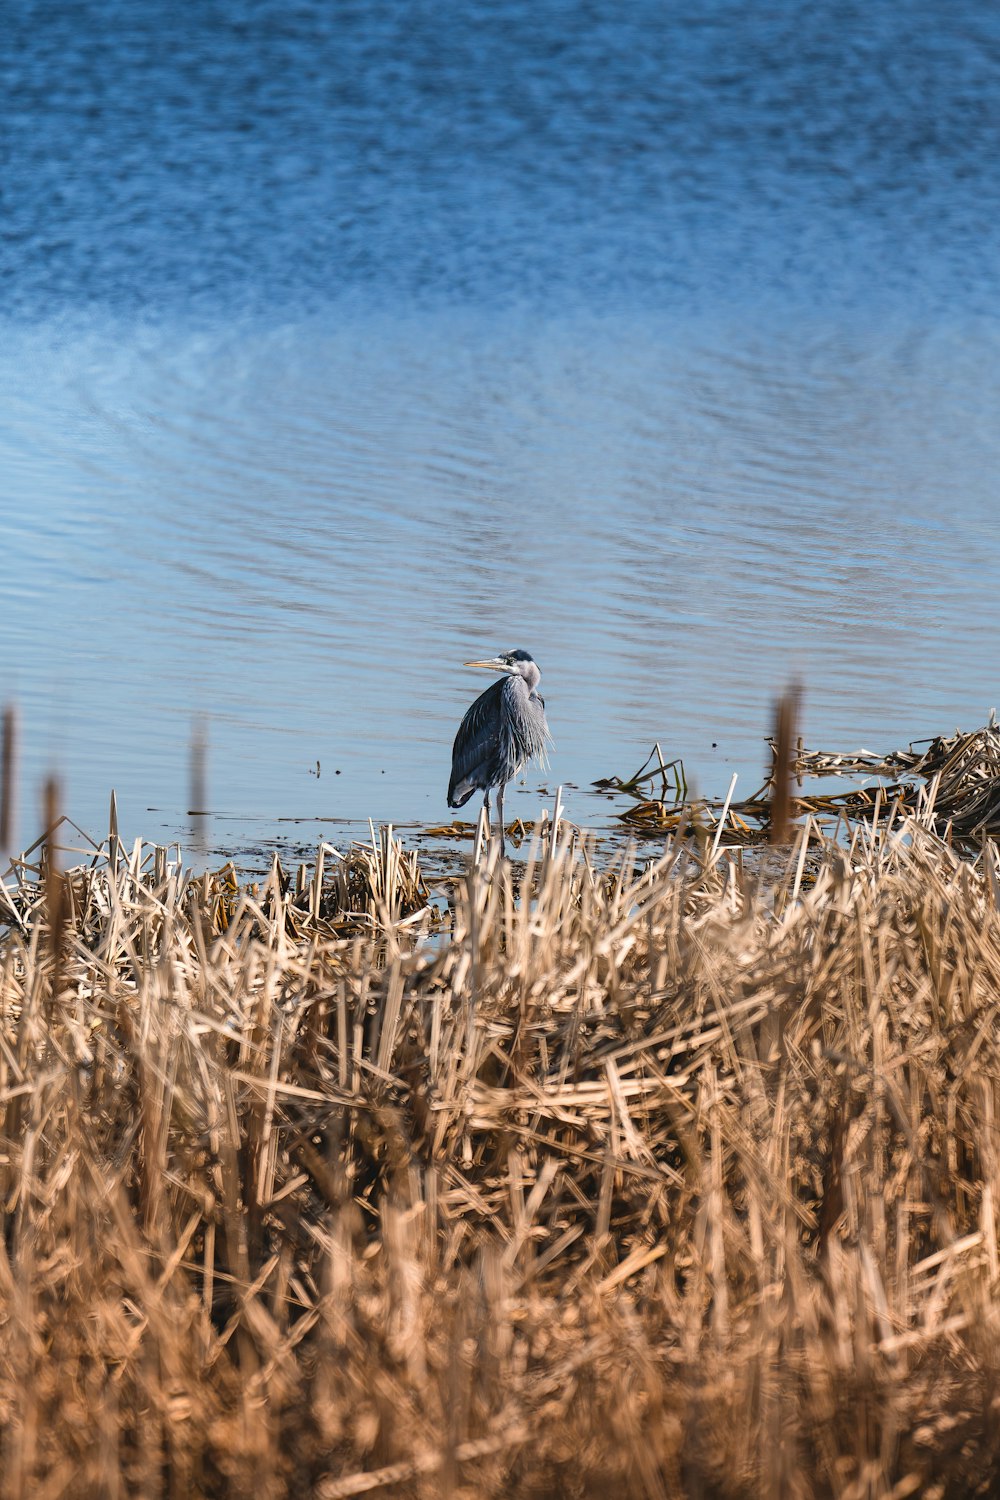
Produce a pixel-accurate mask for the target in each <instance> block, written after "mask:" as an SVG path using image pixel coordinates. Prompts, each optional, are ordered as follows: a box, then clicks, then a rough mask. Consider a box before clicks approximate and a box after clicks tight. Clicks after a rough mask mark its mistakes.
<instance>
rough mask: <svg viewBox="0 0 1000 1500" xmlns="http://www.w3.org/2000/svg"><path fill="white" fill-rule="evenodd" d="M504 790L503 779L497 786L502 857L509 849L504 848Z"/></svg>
mask: <svg viewBox="0 0 1000 1500" xmlns="http://www.w3.org/2000/svg"><path fill="white" fill-rule="evenodd" d="M503 791H504V785H503V782H502V781H501V783H500V785H499V786H498V787H497V811H498V812H499V814H500V858H501V859H505V858H506V857H507V850H506V849H505V848H504V842H503V836H504V826H503Z"/></svg>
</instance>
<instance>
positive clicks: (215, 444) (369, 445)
mask: <svg viewBox="0 0 1000 1500" xmlns="http://www.w3.org/2000/svg"><path fill="white" fill-rule="evenodd" d="M998 313H1000V17H998V15H997V14H995V13H994V12H993V11H992V10H990V9H989V8H988V7H982V6H978V5H976V6H972V5H963V4H958V5H948V6H944V5H929V4H917V3H910V4H906V3H903V4H899V5H895V6H892V7H888V6H886V7H871V6H861V5H852V4H834V3H822V0H821V3H819V4H815V3H814V4H809V5H806V4H804V3H802V4H800V3H794V0H787V3H777V4H773V5H762V6H754V7H750V6H745V5H743V4H742V3H741V4H735V3H729V4H724V3H708V4H704V3H702V4H699V5H698V6H696V7H691V8H690V10H688V11H685V10H684V9H683V8H681V7H677V6H670V7H668V6H664V5H662V4H659V3H657V4H652V3H649V4H646V3H642V0H637V3H635V4H633V5H631V6H629V7H621V6H618V5H616V4H611V3H608V4H574V5H568V4H559V5H557V4H553V3H541V4H538V3H535V4H528V3H526V0H525V3H503V0H500V3H498V0H493V3H491V4H485V3H482V4H479V3H477V4H471V3H458V4H456V5H454V6H449V7H445V8H442V7H440V6H437V5H434V6H431V5H423V4H413V5H406V6H400V5H397V4H395V3H394V4H392V5H389V4H385V5H380V4H371V3H366V4H364V5H357V6H354V5H338V6H328V5H326V4H321V3H319V0H315V3H301V4H298V5H286V4H282V5H279V4H277V3H249V0H243V3H235V0H227V3H226V4H221V3H220V4H211V3H208V4H205V5H203V6H198V7H188V8H180V7H171V6H166V5H159V4H152V3H139V4H136V3H131V0H130V3H128V4H125V3H122V4H120V5H116V4H114V3H102V4H100V5H98V4H96V3H93V4H90V5H87V4H82V5H73V6H69V5H62V6H59V5H48V4H41V3H37V4H29V3H25V0H13V3H11V4H9V5H8V6H6V7H5V25H4V32H3V36H2V38H0V390H2V406H0V548H2V556H3V560H4V566H3V578H4V581H5V586H4V597H3V610H2V612H0V686H2V692H3V695H4V697H5V698H8V699H14V700H16V701H17V703H18V704H19V705H20V710H21V717H22V723H23V753H22V757H21V760H22V767H21V769H22V776H21V801H22V807H21V813H20V828H21V832H22V833H23V834H24V835H25V836H27V835H28V834H30V833H32V832H33V831H34V826H35V824H36V823H37V812H36V808H37V805H38V803H37V797H38V786H39V783H40V781H41V778H42V776H43V774H44V772H45V770H46V769H47V768H48V767H50V766H55V767H57V768H59V770H60V772H61V774H62V776H63V778H64V781H65V783H66V788H67V801H68V807H69V810H70V811H71V813H72V814H73V815H74V816H75V817H76V818H77V820H78V821H80V822H82V823H83V824H85V825H88V826H91V827H94V828H100V827H102V826H103V823H104V820H105V815H106V805H107V797H108V792H109V790H110V788H111V787H112V786H115V787H116V788H117V790H118V795H119V802H120V806H121V811H122V817H123V821H124V822H125V825H126V827H127V829H128V830H129V831H131V832H135V833H138V832H143V833H145V834H146V835H147V836H149V837H155V838H161V837H166V836H174V835H175V834H177V833H180V832H183V830H184V828H185V827H186V815H187V811H188V808H189V806H190V802H191V795H192V794H191V790H190V784H189V746H190V742H191V737H192V732H193V726H194V725H195V724H196V723H198V722H202V723H203V724H204V726H205V733H206V734H207V739H208V787H207V800H208V802H209V805H210V808H211V810H212V811H213V812H214V813H216V814H218V815H219V817H220V819H221V822H220V824H219V827H220V828H223V829H225V837H226V838H227V839H229V840H230V842H232V843H233V845H234V846H237V845H238V844H239V841H240V839H241V838H244V837H245V836H246V832H247V830H248V829H250V828H251V826H252V827H253V828H254V829H258V830H259V828H260V827H261V826H263V825H266V824H267V823H268V821H269V820H271V821H273V820H277V819H278V818H282V817H292V816H296V817H303V818H307V819H316V818H320V817H324V818H345V819H357V818H361V817H364V816H366V815H371V816H373V817H375V818H376V819H381V820H387V819H392V820H393V821H395V822H411V821H415V820H420V821H431V822H433V821H440V820H441V819H443V818H445V817H447V816H448V813H447V809H446V807H445V803H444V790H445V787H446V784H447V774H448V763H449V756H450V745H451V738H452V736H453V733H454V730H455V727H456V724H457V722H458V719H459V717H460V715H461V712H462V711H463V709H464V707H465V706H466V704H467V703H468V702H469V701H470V700H471V697H472V696H473V695H474V693H475V692H477V691H478V690H479V689H480V688H482V687H483V686H485V685H486V680H485V679H482V680H480V674H477V673H474V672H469V671H465V670H463V669H462V667H461V665H460V664H461V662H462V661H463V660H465V659H466V658H468V657H470V656H473V655H481V654H484V653H489V654H493V653H494V652H495V651H496V650H498V649H501V648H505V647H509V646H522V647H525V648H526V649H528V650H530V651H531V652H532V654H533V655H534V656H535V657H536V658H537V659H538V661H539V663H540V664H541V667H542V671H543V684H542V691H543V692H544V693H545V695H546V701H547V704H548V709H549V718H550V722H551V725H552V729H553V733H554V736H555V741H556V744H555V750H554V752H553V756H552V767H551V771H550V772H549V773H546V774H545V775H544V776H543V775H540V774H538V773H534V772H533V773H532V775H531V777H530V778H529V785H528V790H527V791H525V792H523V793H518V794H517V796H512V797H511V799H510V802H509V804H508V805H509V808H510V810H511V811H512V815H513V814H514V813H515V812H520V813H522V814H523V815H528V814H530V813H533V812H534V811H535V810H536V809H537V806H538V804H539V799H540V788H541V787H542V786H543V785H547V786H551V787H554V786H555V784H556V783H557V782H559V783H568V784H575V785H576V786H578V787H579V788H581V790H579V791H572V790H571V792H570V811H571V814H572V815H573V816H575V817H577V818H579V819H580V820H581V821H584V822H586V821H599V820H600V819H601V818H603V817H604V816H605V810H604V805H603V804H602V803H600V802H599V801H598V800H597V799H593V798H591V797H590V796H589V794H587V793H586V792H585V791H583V790H582V789H583V788H585V787H586V786H587V785H588V783H589V782H590V781H591V780H592V779H593V778H594V777H597V776H600V775H605V774H608V773H609V772H624V771H629V770H632V769H634V768H635V766H636V765H637V764H638V762H639V761H641V760H642V759H643V758H644V756H645V754H646V752H647V750H648V749H649V747H650V745H651V744H652V742H653V740H654V739H657V738H658V739H659V740H660V742H661V743H662V745H663V746H664V749H665V750H666V751H667V752H668V753H670V754H680V755H682V756H683V757H684V760H685V763H686V765H687V769H688V774H689V779H691V780H694V781H695V782H696V783H697V785H698V786H699V787H700V789H702V790H705V791H708V792H720V791H724V790H725V787H726V786H727V784H728V781H729V777H730V775H731V773H732V771H733V770H738V771H739V772H740V773H741V777H742V778H743V782H744V785H745V789H746V790H747V791H748V792H749V791H750V790H751V789H752V785H754V786H755V785H756V784H757V783H758V782H759V780H760V776H761V772H762V767H763V744H762V739H763V736H764V734H765V733H766V732H767V731H768V729H769V723H770V712H771V709H770V704H771V699H772V697H773V694H774V692H775V691H776V690H777V689H778V688H779V687H780V686H781V685H782V684H783V683H784V682H785V681H786V680H787V679H788V678H789V677H790V676H791V675H793V674H797V675H799V676H800V677H801V678H802V679H803V680H804V682H805V683H806V686H807V695H806V721H805V726H804V728H805V733H806V737H807V739H808V740H809V741H810V742H811V743H814V744H822V745H823V746H825V747H830V746H844V747H853V746H856V745H857V744H858V743H861V742H865V743H868V744H869V745H870V746H872V747H883V746H888V745H890V744H892V743H895V742H899V741H904V740H908V739H911V738H914V737H918V736H921V735H923V734H927V733H931V732H935V731H937V730H940V729H945V728H950V727H953V726H954V725H955V724H956V723H962V724H963V725H966V726H971V725H972V724H973V722H975V721H981V720H982V719H983V718H984V717H985V714H986V712H987V710H988V709H989V707H990V706H991V705H992V704H994V703H996V702H998V701H1000V688H998V679H997V655H996V650H995V646H994V642H995V639H996V636H997V627H998V624H1000V608H998V604H997V595H998V579H1000V568H998V563H1000V507H998V503H997V496H998V484H997V479H998V458H1000V453H998V447H1000V439H998V433H1000V418H998V413H1000V322H998ZM317 770H319V772H320V774H319V776H317V775H316V772H317ZM338 772H339V774H337V773H338ZM751 783H752V785H751ZM149 809H154V811H149Z"/></svg>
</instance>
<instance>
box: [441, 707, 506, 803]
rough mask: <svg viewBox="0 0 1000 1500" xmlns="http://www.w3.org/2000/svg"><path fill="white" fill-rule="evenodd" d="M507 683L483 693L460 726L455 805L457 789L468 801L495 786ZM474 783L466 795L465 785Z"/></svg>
mask: <svg viewBox="0 0 1000 1500" xmlns="http://www.w3.org/2000/svg"><path fill="white" fill-rule="evenodd" d="M505 681H506V679H505V678H503V677H501V678H500V680H499V681H498V682H494V683H491V684H490V686H489V687H488V688H487V689H486V691H485V693H480V695H479V697H478V698H477V699H476V701H475V703H473V704H472V705H471V707H470V708H469V709H468V711H467V713H466V715H465V718H464V719H463V720H462V722H461V724H460V725H459V726H458V733H457V734H456V736H455V744H454V747H453V749H452V752H451V781H450V782H449V784H448V801H449V802H452V799H453V796H454V794H455V791H456V789H459V795H460V796H461V797H462V801H465V800H466V798H467V797H470V796H471V795H472V793H473V791H475V790H476V788H477V787H481V788H486V787H487V786H489V785H491V781H492V773H493V770H494V767H495V766H496V763H497V758H498V754H499V750H500V735H501V704H502V695H503V689H504V684H505ZM470 781H471V783H472V785H471V786H469V788H468V791H466V790H465V788H464V787H462V783H463V782H470ZM463 793H464V795H463Z"/></svg>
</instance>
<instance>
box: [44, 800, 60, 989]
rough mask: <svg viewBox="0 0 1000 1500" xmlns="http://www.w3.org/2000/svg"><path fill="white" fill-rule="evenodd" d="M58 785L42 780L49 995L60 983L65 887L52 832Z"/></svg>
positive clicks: (57, 816) (56, 825)
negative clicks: (49, 971)
mask: <svg viewBox="0 0 1000 1500" xmlns="http://www.w3.org/2000/svg"><path fill="white" fill-rule="evenodd" d="M59 805H60V788H59V781H58V779H57V778H56V777H55V776H49V777H48V778H47V779H46V782H45V794H44V806H45V847H44V852H43V868H44V871H45V920H46V928H47V930H48V937H49V950H50V954H51V960H52V978H51V984H52V994H53V997H55V996H57V995H58V994H59V993H60V991H61V989H62V982H63V951H64V947H65V937H66V889H65V878H64V876H63V873H62V871H61V869H60V868H59V851H58V845H57V843H56V834H57V832H58V828H59V824H60V821H61V819H60V813H59Z"/></svg>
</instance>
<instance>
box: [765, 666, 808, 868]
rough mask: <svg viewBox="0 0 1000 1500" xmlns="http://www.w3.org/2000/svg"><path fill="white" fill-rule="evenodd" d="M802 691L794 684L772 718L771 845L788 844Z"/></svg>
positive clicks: (780, 699) (779, 701) (784, 695)
mask: <svg viewBox="0 0 1000 1500" xmlns="http://www.w3.org/2000/svg"><path fill="white" fill-rule="evenodd" d="M801 701H802V689H801V688H800V687H799V686H798V684H793V685H792V686H791V687H790V688H789V689H788V690H787V691H786V692H784V693H783V694H782V695H781V697H780V698H779V699H778V703H777V706H776V708H775V714H774V721H775V722H774V763H773V765H772V767H771V822H770V828H769V832H768V837H769V840H770V842H771V843H772V844H775V845H781V844H787V842H788V839H789V830H790V824H791V820H792V815H793V814H792V809H793V806H794V799H793V791H792V780H793V776H794V774H795V736H796V725H797V723H798V717H799V708H800V706H801Z"/></svg>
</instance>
